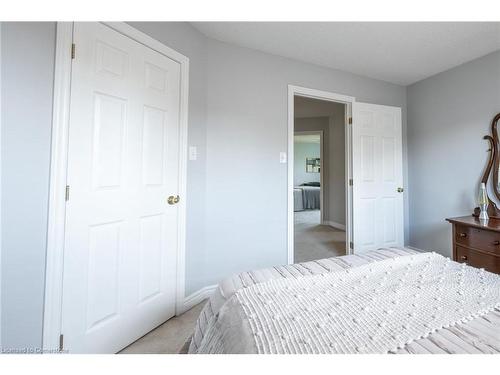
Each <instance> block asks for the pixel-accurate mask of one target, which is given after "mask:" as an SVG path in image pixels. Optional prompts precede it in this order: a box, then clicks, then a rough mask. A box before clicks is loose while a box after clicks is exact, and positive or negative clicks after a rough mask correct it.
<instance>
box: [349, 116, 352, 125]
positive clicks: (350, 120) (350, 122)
mask: <svg viewBox="0 0 500 375" xmlns="http://www.w3.org/2000/svg"><path fill="white" fill-rule="evenodd" d="M349 125H352V117H349Z"/></svg>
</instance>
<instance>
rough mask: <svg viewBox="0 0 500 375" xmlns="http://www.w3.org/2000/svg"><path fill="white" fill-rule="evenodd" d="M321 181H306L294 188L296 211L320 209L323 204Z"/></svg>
mask: <svg viewBox="0 0 500 375" xmlns="http://www.w3.org/2000/svg"><path fill="white" fill-rule="evenodd" d="M320 195H321V187H320V186H319V183H312V182H311V183H305V184H302V185H300V186H296V187H294V189H293V198H294V211H303V210H319V209H320V204H321V198H320Z"/></svg>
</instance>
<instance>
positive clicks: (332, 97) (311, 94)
mask: <svg viewBox="0 0 500 375" xmlns="http://www.w3.org/2000/svg"><path fill="white" fill-rule="evenodd" d="M295 96H303V97H307V98H315V99H320V100H328V101H332V102H340V103H344V104H346V114H345V118H346V122H345V123H346V130H347V131H346V132H345V152H346V158H345V159H346V160H345V168H346V169H345V170H346V189H345V191H346V197H345V199H346V227H347V228H346V229H347V230H346V250H347V253H350V252H351V250H350V247H349V243H350V242H351V239H352V187H351V186H349V179H351V178H352V152H351V151H352V130H351V127H350V126H347V125H348V123H349V122H348V119H349V117H351V114H352V104H353V103H354V102H355V101H356V98H354V97H353V96H347V95H342V94H336V93H333V92H328V91H321V90H316V89H311V88H307V87H301V86H295V85H288V178H287V181H288V184H287V198H288V200H287V202H288V204H287V206H288V208H287V220H288V222H287V256H288V263H289V264H291V263H293V258H294V257H293V255H294V250H293V240H294V220H293V135H294V117H295V116H294V97H295Z"/></svg>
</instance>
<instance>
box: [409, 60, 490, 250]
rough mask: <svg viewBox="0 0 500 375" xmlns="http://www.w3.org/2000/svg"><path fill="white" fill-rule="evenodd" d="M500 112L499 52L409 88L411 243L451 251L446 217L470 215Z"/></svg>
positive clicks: (421, 246) (416, 245) (448, 225)
mask: <svg viewBox="0 0 500 375" xmlns="http://www.w3.org/2000/svg"><path fill="white" fill-rule="evenodd" d="M499 111H500V52H496V53H493V54H490V55H488V56H485V57H482V58H480V59H477V60H474V61H472V62H469V63H467V64H464V65H461V66H459V67H456V68H454V69H451V70H448V71H446V72H443V73H440V74H438V75H435V76H433V77H431V78H428V79H426V80H423V81H421V82H418V83H416V84H414V85H412V86H409V87H408V160H409V166H408V171H409V179H408V182H409V195H410V210H409V213H410V227H411V232H410V241H409V244H410V245H412V246H415V247H417V248H420V249H424V250H434V251H437V252H440V253H441V254H444V255H447V256H449V255H451V225H450V224H448V223H447V222H445V221H444V219H445V218H447V217H453V216H460V215H469V214H471V213H472V210H473V209H474V207H475V206H476V204H475V198H476V194H477V189H478V182H479V179H480V176H481V174H482V172H483V169H484V167H485V165H486V161H487V156H488V153H487V152H486V150H487V149H488V143H487V142H486V141H485V140H483V139H482V138H483V136H484V135H486V134H490V129H489V124H490V122H491V120H492V118H493V117H494V115H495V114H496V113H498V112H499Z"/></svg>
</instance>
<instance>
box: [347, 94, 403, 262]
mask: <svg viewBox="0 0 500 375" xmlns="http://www.w3.org/2000/svg"><path fill="white" fill-rule="evenodd" d="M352 139H353V150H352V152H353V154H352V156H353V158H352V162H353V170H352V175H353V237H354V238H353V242H354V252H357V251H358V252H361V251H368V250H374V249H379V248H381V247H390V246H403V242H404V238H403V220H404V219H403V191H402V189H403V153H402V124H401V108H397V107H388V106H381V105H375V104H366V103H354V104H353V124H352Z"/></svg>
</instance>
